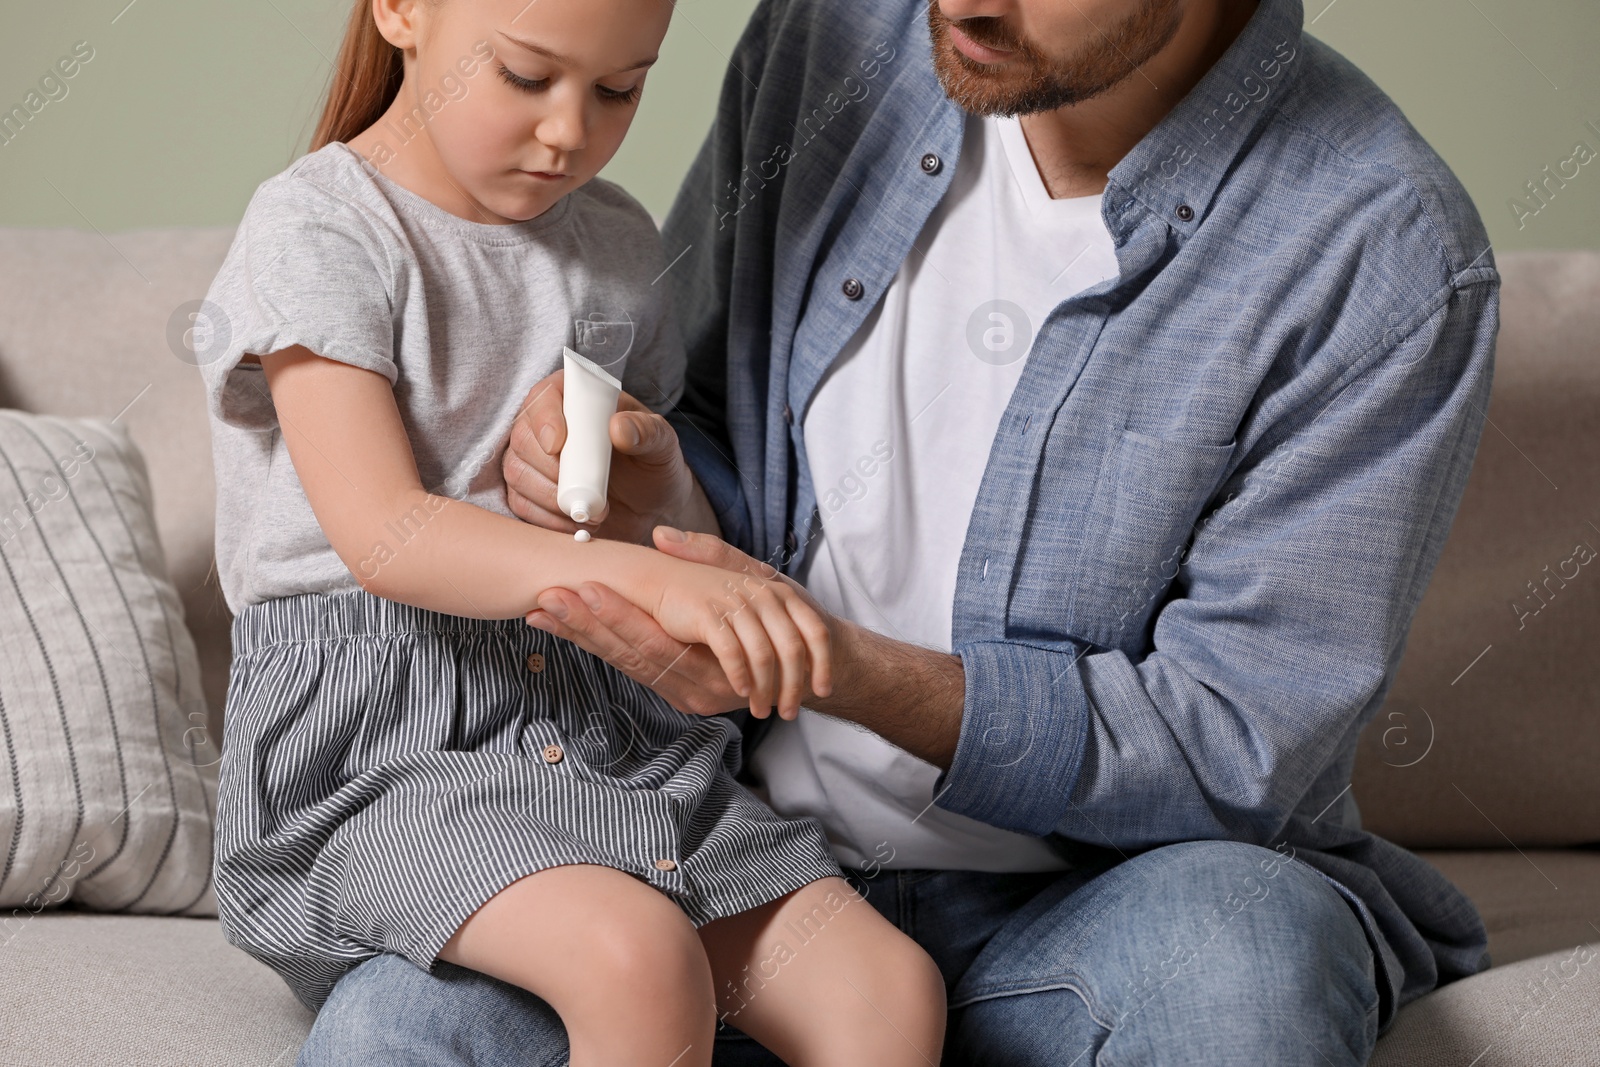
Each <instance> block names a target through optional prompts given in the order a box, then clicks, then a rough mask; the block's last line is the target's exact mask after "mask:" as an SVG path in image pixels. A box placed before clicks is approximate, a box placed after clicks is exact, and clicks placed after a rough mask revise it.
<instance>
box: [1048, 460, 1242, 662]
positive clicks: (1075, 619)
mask: <svg viewBox="0 0 1600 1067" xmlns="http://www.w3.org/2000/svg"><path fill="white" fill-rule="evenodd" d="M1237 445H1238V441H1237V439H1236V440H1233V441H1230V442H1228V443H1227V444H1225V445H1213V444H1190V443H1186V442H1180V441H1173V440H1169V439H1166V438H1161V437H1151V436H1149V435H1148V434H1143V433H1139V432H1138V431H1136V430H1123V431H1122V436H1121V438H1120V439H1119V440H1118V442H1117V446H1116V447H1115V448H1114V449H1112V450H1111V451H1110V452H1109V453H1108V454H1107V455H1106V456H1105V458H1104V459H1103V460H1102V461H1101V465H1100V471H1099V474H1098V476H1097V477H1096V479H1095V483H1094V489H1093V490H1092V493H1091V496H1090V500H1089V507H1088V510H1087V512H1086V514H1085V524H1084V525H1085V530H1084V536H1083V538H1082V540H1081V541H1080V542H1079V544H1080V550H1079V551H1080V554H1079V557H1078V559H1077V561H1076V564H1075V566H1074V567H1073V574H1074V575H1075V580H1074V582H1073V588H1072V596H1071V600H1070V607H1069V608H1068V612H1069V615H1070V619H1071V632H1072V633H1074V634H1076V635H1078V636H1079V637H1081V638H1083V639H1084V640H1087V641H1091V642H1093V643H1094V644H1096V645H1098V646H1099V647H1102V648H1118V649H1122V650H1123V651H1125V652H1130V653H1131V652H1134V651H1136V650H1138V649H1140V648H1142V647H1143V646H1144V644H1145V626H1146V624H1147V623H1148V622H1149V621H1150V618H1151V616H1152V615H1153V614H1154V613H1155V609H1156V607H1157V606H1158V605H1159V604H1160V603H1161V601H1162V598H1163V597H1164V595H1165V594H1166V591H1167V589H1168V587H1170V586H1171V584H1172V582H1173V579H1175V578H1176V577H1177V575H1178V569H1179V567H1180V566H1181V565H1182V563H1183V561H1184V558H1185V557H1186V555H1187V550H1188V545H1189V541H1190V539H1191V538H1192V536H1193V534H1194V531H1195V523H1196V520H1197V519H1198V518H1199V517H1200V514H1201V512H1202V511H1203V510H1204V508H1205V505H1206V503H1207V501H1209V500H1210V499H1211V497H1212V496H1213V495H1214V494H1215V492H1216V490H1217V487H1218V485H1219V484H1220V481H1221V475H1222V471H1223V470H1224V468H1225V467H1226V466H1227V463H1228V460H1229V459H1230V458H1231V457H1232V456H1233V452H1234V449H1235V448H1236V447H1237Z"/></svg>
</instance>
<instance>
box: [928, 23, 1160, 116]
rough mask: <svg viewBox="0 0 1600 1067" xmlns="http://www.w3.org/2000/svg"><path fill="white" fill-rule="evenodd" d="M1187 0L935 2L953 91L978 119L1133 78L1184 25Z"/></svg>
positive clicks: (936, 37)
mask: <svg viewBox="0 0 1600 1067" xmlns="http://www.w3.org/2000/svg"><path fill="white" fill-rule="evenodd" d="M1184 2H1185V0H933V2H932V3H930V4H929V5H928V29H929V32H930V33H931V35H932V37H933V66H934V70H935V71H936V72H937V73H938V75H939V81H940V83H941V84H943V86H944V91H945V93H946V94H948V95H949V97H950V99H952V100H954V101H955V102H956V103H957V104H958V105H960V106H961V107H962V108H963V109H964V110H966V111H969V112H972V113H973V114H977V115H1026V114H1031V113H1033V112H1037V111H1053V110H1055V109H1056V108H1058V107H1065V106H1066V105H1068V104H1078V103H1082V102H1083V101H1085V100H1088V99H1090V98H1091V97H1094V96H1097V95H1099V94H1100V93H1103V92H1105V91H1106V90H1107V89H1109V88H1111V87H1112V86H1113V85H1116V84H1117V83H1118V82H1121V81H1122V80H1123V79H1125V78H1127V77H1128V76H1129V75H1131V74H1133V72H1134V70H1135V68H1137V67H1140V66H1142V65H1143V64H1144V63H1145V62H1147V61H1148V60H1149V59H1150V58H1151V57H1152V56H1154V55H1155V54H1156V53H1157V52H1159V51H1161V49H1162V48H1164V47H1166V44H1167V42H1168V41H1170V40H1172V37H1173V35H1174V34H1175V33H1177V31H1178V24H1179V23H1180V22H1181V21H1182V14H1183V11H1182V9H1183V4H1184Z"/></svg>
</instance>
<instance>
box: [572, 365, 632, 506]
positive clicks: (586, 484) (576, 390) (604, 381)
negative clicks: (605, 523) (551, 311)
mask: <svg viewBox="0 0 1600 1067" xmlns="http://www.w3.org/2000/svg"><path fill="white" fill-rule="evenodd" d="M562 351H563V352H564V353H565V355H566V371H565V373H564V374H563V375H562V390H563V394H564V395H563V397H562V401H561V413H562V414H563V415H564V416H566V420H567V441H566V443H565V444H564V445H562V446H561V476H560V478H559V479H558V481H557V482H556V507H558V508H560V509H561V510H562V512H563V513H565V514H566V515H567V516H568V517H570V518H571V519H572V521H573V522H588V521H589V519H590V518H591V517H593V516H595V515H598V514H600V512H601V510H603V509H604V508H605V506H606V488H607V485H608V483H609V482H610V480H611V416H612V415H614V414H616V411H617V398H618V397H619V396H621V395H622V383H621V382H619V381H617V379H616V378H614V377H612V376H611V375H610V374H608V373H607V372H606V371H605V369H604V368H602V367H601V366H599V365H598V364H596V363H594V362H593V361H592V360H587V359H584V358H583V357H582V356H580V355H578V353H576V352H574V351H573V350H572V349H570V348H563V349H562Z"/></svg>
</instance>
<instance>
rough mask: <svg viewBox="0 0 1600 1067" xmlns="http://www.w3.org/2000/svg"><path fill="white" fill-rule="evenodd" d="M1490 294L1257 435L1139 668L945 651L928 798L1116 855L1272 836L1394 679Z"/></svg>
mask: <svg viewBox="0 0 1600 1067" xmlns="http://www.w3.org/2000/svg"><path fill="white" fill-rule="evenodd" d="M1497 296H1498V276H1497V275H1496V274H1495V273H1494V272H1493V271H1492V270H1482V269H1480V270H1478V271H1475V272H1473V275H1472V277H1471V278H1470V279H1466V280H1464V279H1463V278H1457V279H1456V280H1455V282H1454V284H1452V285H1451V286H1450V287H1449V288H1448V289H1446V290H1445V291H1444V292H1442V293H1440V294H1439V296H1438V297H1437V298H1436V299H1435V301H1434V306H1433V308H1432V310H1431V312H1430V311H1429V309H1427V308H1424V309H1421V311H1420V312H1419V314H1418V319H1419V320H1420V321H1418V323H1417V325H1416V326H1415V327H1414V328H1412V329H1410V330H1409V332H1407V333H1406V334H1405V335H1404V336H1399V337H1396V338H1394V339H1393V340H1392V341H1391V342H1390V343H1387V344H1385V345H1382V346H1379V347H1378V349H1376V350H1375V351H1372V352H1369V353H1366V354H1365V355H1364V356H1363V357H1361V358H1360V359H1358V360H1356V361H1354V362H1353V364H1352V365H1351V366H1350V367H1349V368H1348V369H1346V370H1344V371H1343V372H1341V373H1338V374H1337V375H1333V374H1330V382H1329V385H1328V386H1327V387H1326V388H1325V389H1324V390H1323V391H1322V394H1321V400H1320V401H1319V402H1317V403H1311V404H1307V405H1304V408H1303V410H1301V411H1299V412H1297V413H1296V414H1294V415H1292V416H1283V417H1282V418H1281V420H1280V422H1281V425H1274V426H1273V427H1270V428H1268V430H1267V431H1266V433H1268V434H1271V435H1272V436H1273V437H1274V438H1276V439H1277V441H1276V445H1275V447H1273V448H1271V449H1258V450H1257V451H1261V452H1263V453H1264V456H1263V460H1262V461H1261V462H1260V463H1258V464H1255V465H1254V466H1255V467H1256V468H1257V469H1254V470H1248V469H1246V470H1241V471H1240V472H1238V473H1236V474H1235V476H1234V477H1235V478H1242V482H1240V483H1235V484H1241V485H1242V486H1243V487H1244V491H1241V492H1238V493H1236V494H1234V495H1233V496H1231V497H1230V498H1228V499H1227V500H1226V501H1225V502H1224V503H1222V504H1221V505H1220V506H1218V507H1217V508H1216V509H1215V510H1214V511H1213V512H1212V513H1211V514H1209V515H1208V516H1206V517H1204V518H1203V519H1202V521H1201V523H1200V524H1199V526H1198V530H1197V531H1196V532H1195V533H1194V535H1193V538H1192V541H1191V542H1190V545H1189V548H1188V554H1187V557H1186V558H1185V559H1184V560H1183V562H1182V566H1181V570H1180V573H1179V576H1178V578H1177V580H1176V582H1175V583H1174V585H1173V587H1172V591H1171V594H1170V597H1169V599H1167V600H1166V602H1165V603H1164V604H1163V605H1162V606H1161V608H1160V610H1159V611H1158V613H1157V614H1156V617H1155V622H1154V628H1153V631H1152V638H1151V642H1150V647H1149V648H1148V649H1147V650H1146V652H1145V653H1144V654H1143V655H1142V658H1141V657H1138V656H1135V657H1130V656H1129V655H1128V654H1127V653H1125V652H1123V651H1120V650H1107V649H1102V648H1098V647H1094V646H1078V647H1076V648H1074V647H1071V646H1070V645H1069V646H1068V647H1065V648H1063V647H1061V646H1059V645H1056V646H1053V647H1048V648H1046V647H1038V644H1037V643H1035V644H1028V643H1016V642H985V641H980V642H974V643H969V644H966V645H964V646H958V647H957V648H956V651H957V653H958V654H959V655H960V656H961V660H962V664H963V666H964V668H965V670H966V702H965V710H964V718H963V722H962V728H961V735H960V741H959V744H958V746H957V749H956V752H955V757H954V760H953V762H952V764H951V766H950V768H949V769H948V770H947V771H946V772H944V773H943V774H942V775H941V776H940V777H939V779H938V781H937V783H936V785H935V802H936V803H937V804H938V805H939V806H940V807H942V808H945V809H946V810H949V811H952V812H956V813H958V814H961V815H966V816H970V817H972V818H975V819H979V820H982V821H984V822H987V823H990V824H992V825H995V826H999V827H1002V828H1005V829H1010V830H1016V831H1021V832H1025V833H1030V834H1034V835H1044V834H1047V833H1050V832H1052V831H1055V832H1059V833H1061V834H1063V835H1066V836H1068V837H1071V838H1074V839H1078V840H1083V841H1089V842H1093V843H1097V844H1112V845H1115V846H1117V847H1119V848H1127V847H1146V846H1151V845H1155V844H1160V843H1166V842H1170V841H1175V840H1191V839H1200V838H1227V839H1234V840H1246V841H1253V842H1257V843H1263V844H1264V843H1267V842H1268V841H1269V840H1271V839H1272V838H1274V837H1275V836H1276V835H1277V834H1279V833H1280V831H1281V830H1282V828H1283V827H1284V826H1285V824H1286V823H1287V822H1288V820H1289V818H1290V815H1291V813H1292V812H1293V811H1294V809H1295V807H1296V806H1297V804H1298V803H1299V802H1300V801H1301V799H1302V798H1303V797H1304V796H1305V794H1306V791H1307V789H1308V787H1309V786H1310V785H1311V783H1312V782H1313V781H1314V780H1315V779H1316V777H1317V775H1318V774H1319V773H1321V772H1322V771H1323V770H1324V769H1325V768H1326V767H1327V766H1328V764H1329V762H1330V760H1332V759H1333V757H1334V756H1335V754H1336V752H1337V750H1339V748H1340V746H1341V745H1344V744H1346V743H1347V742H1348V739H1349V736H1350V734H1351V732H1352V731H1353V730H1354V729H1357V728H1359V726H1360V725H1361V719H1362V715H1363V712H1364V711H1365V710H1366V709H1367V708H1368V707H1369V706H1370V705H1372V704H1373V703H1374V698H1375V697H1377V696H1379V695H1380V694H1381V693H1382V692H1383V691H1384V690H1385V689H1386V688H1387V685H1388V683H1389V681H1390V680H1392V676H1393V672H1394V669H1395V668H1396V667H1397V666H1398V663H1399V659H1400V655H1401V652H1402V650H1403V647H1404V644H1405V637H1406V633H1407V631H1408V629H1409V627H1410V624H1411V620H1412V617H1413V615H1414V614H1415V612H1416V608H1417V605H1418V603H1419V602H1420V600H1421V598H1422V594H1423V591H1424V589H1425V588H1426V587H1427V584H1428V580H1429V578H1430V577H1431V575H1432V573H1433V568H1434V566H1435V564H1436V563H1437V562H1438V559H1439V555H1440V552H1441V551H1442V549H1443V546H1444V542H1445V538H1446V535H1447V534H1448V533H1449V529H1450V525H1451V523H1452V521H1453V520H1454V518H1455V514H1456V510H1457V508H1458V506H1459V504H1460V500H1461V495H1462V492H1463V490H1464V488H1465V486H1466V480H1467V475H1468V473H1469V471H1470V469H1471V466H1472V461H1473V458H1474V455H1475V453H1476V450H1477V445H1478V441H1479V438H1480V436H1481V432H1482V429H1483V424H1484V420H1485V411H1486V409H1487V407H1488V400H1489V389H1490V384H1491V379H1492V376H1493V353H1494V337H1495V332H1496V330H1497V328H1498V301H1497ZM1285 456H1287V457H1288V459H1287V461H1285V460H1284V459H1283V457H1285ZM1269 465H1270V466H1269ZM1089 565H1091V566H1092V565H1093V562H1092V561H1090V564H1089ZM1064 644H1065V642H1064Z"/></svg>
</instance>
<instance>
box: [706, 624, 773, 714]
mask: <svg viewBox="0 0 1600 1067" xmlns="http://www.w3.org/2000/svg"><path fill="white" fill-rule="evenodd" d="M715 610H716V609H715V608H714V607H713V608H709V609H708V611H715ZM730 614H731V613H730V612H721V613H719V614H718V615H716V616H714V617H713V619H712V621H711V622H710V625H709V626H708V627H707V628H706V632H705V643H706V646H707V647H708V648H710V649H711V652H712V654H713V655H715V656H716V657H717V663H718V665H720V666H721V667H722V673H723V674H725V675H727V676H728V684H729V685H731V686H733V691H734V692H735V693H738V694H739V695H740V696H741V697H748V696H749V695H750V692H751V687H752V684H753V679H752V677H751V672H750V665H749V664H748V663H747V662H746V661H745V654H744V644H743V643H742V642H741V641H740V640H739V635H738V634H737V633H736V632H735V631H734V628H733V626H732V625H730V623H729V621H728V618H729V615H730ZM761 714H762V715H765V714H766V711H765V709H763V710H762V712H761Z"/></svg>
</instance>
